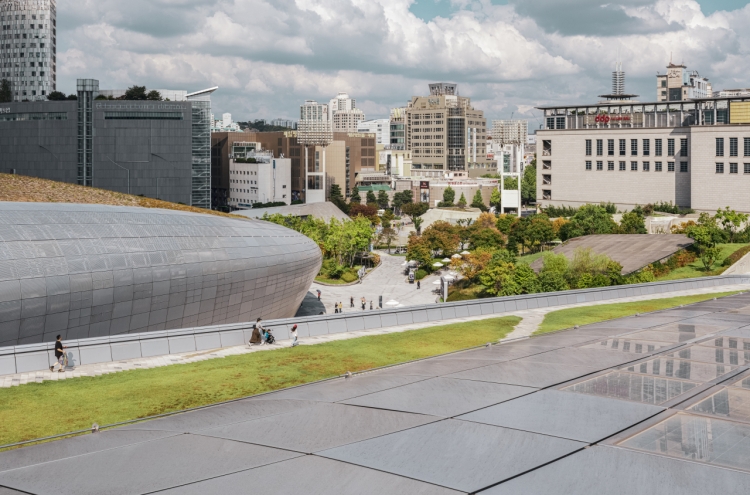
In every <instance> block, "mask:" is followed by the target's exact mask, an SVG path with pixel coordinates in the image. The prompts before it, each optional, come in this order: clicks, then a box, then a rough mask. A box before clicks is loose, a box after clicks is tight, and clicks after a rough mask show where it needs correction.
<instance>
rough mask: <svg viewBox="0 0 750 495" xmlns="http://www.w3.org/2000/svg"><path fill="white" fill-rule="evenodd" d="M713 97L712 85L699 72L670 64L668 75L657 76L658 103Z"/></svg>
mask: <svg viewBox="0 0 750 495" xmlns="http://www.w3.org/2000/svg"><path fill="white" fill-rule="evenodd" d="M711 96H713V91H712V89H711V83H710V82H709V81H708V78H707V77H701V75H700V74H698V71H696V70H694V71H688V70H687V67H685V66H684V65H683V64H679V65H677V64H673V63H672V62H670V63H669V65H668V66H667V72H666V74H657V75H656V101H682V100H692V99H694V98H710V97H711Z"/></svg>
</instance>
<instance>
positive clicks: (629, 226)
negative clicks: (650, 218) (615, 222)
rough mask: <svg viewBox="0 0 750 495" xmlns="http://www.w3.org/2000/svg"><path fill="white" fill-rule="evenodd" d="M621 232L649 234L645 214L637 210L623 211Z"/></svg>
mask: <svg viewBox="0 0 750 495" xmlns="http://www.w3.org/2000/svg"><path fill="white" fill-rule="evenodd" d="M619 232H620V233H621V234H648V232H647V231H646V222H645V219H644V218H643V215H639V214H638V212H637V211H629V212H627V213H623V215H622V220H620V229H619Z"/></svg>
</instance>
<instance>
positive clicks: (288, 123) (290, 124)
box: [269, 119, 297, 130]
mask: <svg viewBox="0 0 750 495" xmlns="http://www.w3.org/2000/svg"><path fill="white" fill-rule="evenodd" d="M269 125H274V126H277V127H286V128H288V129H292V130H295V129H297V122H296V121H294V120H288V119H273V120H272V121H271V122H270V123H269Z"/></svg>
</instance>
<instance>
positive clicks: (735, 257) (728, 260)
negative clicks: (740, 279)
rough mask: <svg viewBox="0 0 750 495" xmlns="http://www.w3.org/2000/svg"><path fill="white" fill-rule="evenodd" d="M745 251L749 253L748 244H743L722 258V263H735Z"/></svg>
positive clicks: (728, 264) (727, 264)
mask: <svg viewBox="0 0 750 495" xmlns="http://www.w3.org/2000/svg"><path fill="white" fill-rule="evenodd" d="M747 253H750V246H745V247H743V248H740V249H738V250H737V251H735V252H733V253H732V254H730V255H729V256H727V258H726V259H725V260H724V263H723V265H724V266H732V265H734V264H735V263H737V262H738V261H739V260H740V259H741V258H742V257H743V256H745V255H746V254H747Z"/></svg>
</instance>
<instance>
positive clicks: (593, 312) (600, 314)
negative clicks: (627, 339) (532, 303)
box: [534, 291, 737, 335]
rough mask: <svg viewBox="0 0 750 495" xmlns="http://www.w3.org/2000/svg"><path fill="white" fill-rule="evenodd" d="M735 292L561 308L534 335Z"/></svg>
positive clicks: (546, 319) (546, 318)
mask: <svg viewBox="0 0 750 495" xmlns="http://www.w3.org/2000/svg"><path fill="white" fill-rule="evenodd" d="M736 293H737V292H736V291H735V292H721V293H717V294H699V295H695V296H683V297H668V298H664V299H653V300H651V301H638V302H629V303H619V304H602V305H598V306H584V307H581V308H570V309H561V310H559V311H552V312H550V313H547V315H546V316H545V317H544V321H543V322H542V324H541V325H540V326H539V329H538V330H537V331H536V332H534V335H541V334H544V333H548V332H554V331H556V330H563V329H565V328H571V327H573V326H575V325H578V326H581V325H588V324H591V323H597V322H600V321H605V320H612V319H615V318H622V317H623V316H631V315H634V314H636V313H649V312H651V311H657V310H660V309H667V308H674V307H675V306H679V305H681V304H692V303H696V302H700V301H705V300H707V299H713V298H714V297H722V296H728V295H731V294H736Z"/></svg>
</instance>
